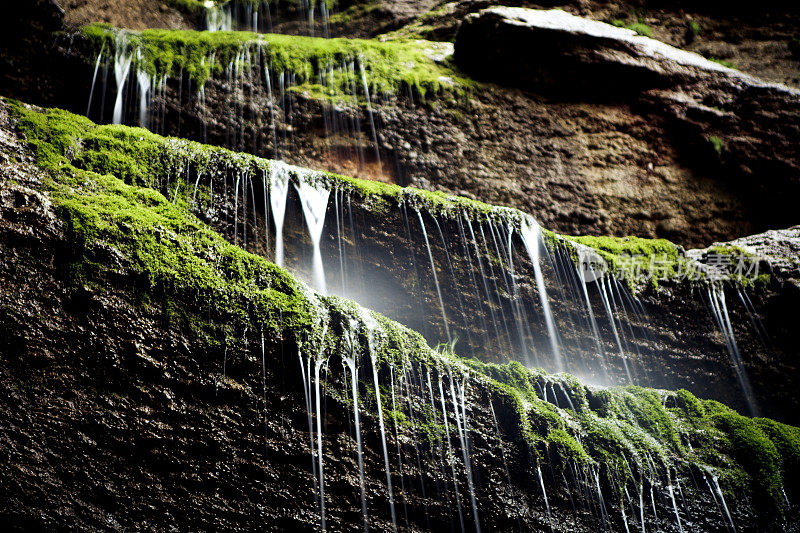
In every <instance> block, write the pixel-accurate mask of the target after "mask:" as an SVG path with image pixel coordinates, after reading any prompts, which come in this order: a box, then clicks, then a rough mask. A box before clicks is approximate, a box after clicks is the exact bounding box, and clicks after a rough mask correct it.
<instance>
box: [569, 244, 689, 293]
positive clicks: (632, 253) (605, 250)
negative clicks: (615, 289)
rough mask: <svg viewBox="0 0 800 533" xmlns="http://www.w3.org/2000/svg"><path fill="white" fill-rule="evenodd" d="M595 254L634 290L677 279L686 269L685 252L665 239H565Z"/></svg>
mask: <svg viewBox="0 0 800 533" xmlns="http://www.w3.org/2000/svg"><path fill="white" fill-rule="evenodd" d="M564 238H566V239H567V240H569V241H572V242H576V243H578V244H582V245H584V246H588V247H589V248H592V249H593V250H595V251H596V252H597V253H598V254H599V255H600V257H602V258H603V259H604V260H605V261H606V262H607V263H608V265H609V267H610V268H611V270H612V272H614V273H615V275H616V276H617V277H618V278H619V279H624V280H626V281H627V282H628V284H629V285H630V286H631V287H632V288H633V287H636V286H637V285H641V284H642V283H643V282H644V281H648V280H649V281H650V282H651V283H652V284H653V285H657V284H658V280H661V279H672V278H675V277H677V276H678V275H679V274H680V273H681V272H682V271H683V269H684V267H685V266H686V260H685V258H684V256H683V251H682V250H681V249H680V248H678V247H677V246H676V245H675V244H673V243H671V242H670V241H668V240H665V239H642V238H639V237H594V236H585V237H564Z"/></svg>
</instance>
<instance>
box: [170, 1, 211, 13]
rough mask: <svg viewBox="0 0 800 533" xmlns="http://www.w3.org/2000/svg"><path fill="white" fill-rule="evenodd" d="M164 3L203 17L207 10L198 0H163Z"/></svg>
mask: <svg viewBox="0 0 800 533" xmlns="http://www.w3.org/2000/svg"><path fill="white" fill-rule="evenodd" d="M164 4H165V5H167V6H170V7H173V8H175V9H177V10H178V11H180V12H181V13H185V14H187V15H191V16H193V17H204V16H205V14H206V11H208V8H206V6H205V2H201V1H200V0H164Z"/></svg>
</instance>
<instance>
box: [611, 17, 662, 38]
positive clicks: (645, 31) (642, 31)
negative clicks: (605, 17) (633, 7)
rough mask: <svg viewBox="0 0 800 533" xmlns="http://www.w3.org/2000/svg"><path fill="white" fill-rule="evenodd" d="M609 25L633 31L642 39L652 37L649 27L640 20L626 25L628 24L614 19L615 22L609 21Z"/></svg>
mask: <svg viewBox="0 0 800 533" xmlns="http://www.w3.org/2000/svg"><path fill="white" fill-rule="evenodd" d="M611 24H613V25H614V26H616V27H618V28H625V29H626V30H633V31H635V32H636V33H637V34H639V35H642V36H644V37H652V36H653V30H652V29H651V28H650V26H648V25H647V24H645V23H644V22H642V21H641V20H639V21H637V22H630V23H628V22H625V21H624V20H620V19H616V20H613V21H611Z"/></svg>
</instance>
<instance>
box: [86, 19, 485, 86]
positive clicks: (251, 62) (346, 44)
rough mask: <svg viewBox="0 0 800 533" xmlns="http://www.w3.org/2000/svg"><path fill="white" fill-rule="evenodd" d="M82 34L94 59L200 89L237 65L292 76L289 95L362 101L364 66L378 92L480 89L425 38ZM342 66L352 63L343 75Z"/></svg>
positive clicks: (95, 30) (95, 28)
mask: <svg viewBox="0 0 800 533" xmlns="http://www.w3.org/2000/svg"><path fill="white" fill-rule="evenodd" d="M76 37H77V39H76V45H77V46H80V47H81V48H82V50H83V52H84V55H85V56H86V59H87V61H94V58H95V57H97V56H98V54H100V53H101V52H102V53H103V59H104V60H105V61H111V63H112V66H113V58H114V55H115V54H124V53H128V54H130V55H131V64H132V66H133V68H135V69H138V70H141V71H144V72H147V73H148V74H150V75H151V76H154V77H156V78H157V79H160V78H161V77H162V76H167V77H174V78H179V77H188V78H191V79H192V81H193V82H194V83H195V86H196V87H198V88H199V87H202V86H203V85H204V84H205V83H206V81H207V80H208V79H209V78H210V77H219V76H224V75H226V72H227V69H228V68H229V67H230V65H234V66H235V67H236V71H237V72H239V71H243V70H245V69H251V68H254V67H259V66H264V67H267V68H269V69H270V70H271V71H272V72H274V73H277V74H279V73H282V72H285V73H292V74H294V75H295V84H294V85H293V86H291V87H289V89H290V90H292V91H298V92H302V93H304V94H307V95H309V96H312V97H319V98H333V97H336V98H337V99H342V98H347V97H354V98H363V97H364V95H363V94H362V93H363V88H362V85H363V83H362V79H361V73H360V71H359V69H360V65H363V68H364V73H365V75H366V83H367V84H368V86H369V89H370V92H371V93H372V94H376V93H383V94H397V93H399V92H400V91H401V89H413V90H414V91H415V92H416V93H417V94H418V95H420V96H421V97H425V96H426V95H428V96H430V95H436V94H449V95H454V96H455V95H460V94H463V93H464V91H466V90H468V89H469V88H470V87H471V86H472V85H473V82H472V81H470V80H469V79H467V78H465V77H463V76H462V75H460V74H459V73H458V72H457V71H456V70H454V68H452V67H450V66H449V65H448V63H447V62H446V61H444V59H445V57H446V56H447V54H448V52H449V51H450V48H449V46H448V45H446V44H442V43H436V42H430V41H422V40H396V41H391V42H387V41H378V40H369V39H343V38H337V39H323V38H317V37H304V36H294V35H281V34H259V33H253V32H242V31H220V32H206V31H190V30H144V31H140V32H134V31H129V30H120V29H116V28H113V27H110V26H107V25H103V24H93V25H88V26H84V27H83V28H81V29H80V30H79V31H78V33H77V35H76ZM351 63H352V65H350V64H351ZM342 64H347V65H350V66H349V67H348V68H347V69H346V70H343V69H342V68H341V67H342ZM329 69H331V70H329ZM321 73H322V74H325V75H328V74H330V75H332V79H329V80H327V82H326V84H325V86H322V85H320V79H319V75H320V74H321ZM353 88H355V89H356V94H353Z"/></svg>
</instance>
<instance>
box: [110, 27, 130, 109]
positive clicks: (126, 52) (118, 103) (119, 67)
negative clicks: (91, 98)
mask: <svg viewBox="0 0 800 533" xmlns="http://www.w3.org/2000/svg"><path fill="white" fill-rule="evenodd" d="M114 50H115V51H114V79H115V80H116V82H117V99H116V100H115V101H114V116H113V123H114V124H122V93H123V90H124V89H125V82H126V81H127V80H128V74H129V73H130V70H131V61H133V53H132V52H131V50H130V46H129V45H128V37H127V36H126V35H125V34H124V33H123V32H119V33H118V34H117V37H116V42H115V44H114Z"/></svg>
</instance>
